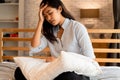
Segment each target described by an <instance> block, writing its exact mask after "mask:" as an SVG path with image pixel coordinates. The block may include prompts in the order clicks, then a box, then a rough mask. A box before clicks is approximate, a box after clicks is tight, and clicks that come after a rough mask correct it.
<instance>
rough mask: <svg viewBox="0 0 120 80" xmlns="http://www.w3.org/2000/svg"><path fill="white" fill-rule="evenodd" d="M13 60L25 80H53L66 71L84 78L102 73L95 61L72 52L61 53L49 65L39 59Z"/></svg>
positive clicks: (18, 58) (17, 58) (20, 58)
mask: <svg viewBox="0 0 120 80" xmlns="http://www.w3.org/2000/svg"><path fill="white" fill-rule="evenodd" d="M23 58H24V59H23ZM14 60H15V62H16V63H17V64H18V66H19V67H20V68H21V70H22V72H23V74H24V75H25V77H26V78H27V80H53V79H54V78H55V77H57V76H58V75H59V74H61V73H63V72H67V71H74V72H75V73H77V74H83V75H86V76H96V75H97V74H100V73H101V72H102V71H101V69H100V67H99V64H98V63H97V62H96V61H95V60H93V59H91V58H89V57H85V56H83V55H80V54H76V53H72V52H64V51H62V52H61V55H60V56H59V57H58V58H57V59H56V60H54V61H53V62H49V63H46V62H44V61H43V60H41V59H40V60H39V59H34V58H29V59H28V58H25V57H16V58H14Z"/></svg>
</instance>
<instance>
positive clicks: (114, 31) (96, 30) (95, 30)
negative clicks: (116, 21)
mask: <svg viewBox="0 0 120 80" xmlns="http://www.w3.org/2000/svg"><path fill="white" fill-rule="evenodd" d="M88 33H120V29H88Z"/></svg>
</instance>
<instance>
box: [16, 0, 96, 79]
mask: <svg viewBox="0 0 120 80" xmlns="http://www.w3.org/2000/svg"><path fill="white" fill-rule="evenodd" d="M42 34H43V35H42ZM31 46H32V48H31V51H30V54H31V55H33V53H36V52H39V51H42V50H43V49H44V48H45V47H47V46H48V47H49V48H50V51H51V56H52V57H55V58H57V57H58V56H59V55H60V51H66V52H67V51H68V52H74V53H76V54H82V55H84V56H88V57H91V58H95V55H94V52H93V48H92V44H91V41H90V38H89V36H88V33H87V30H86V28H85V27H84V25H82V24H81V23H80V22H77V21H75V19H74V18H73V16H71V14H70V13H69V12H68V11H67V9H66V8H65V6H64V5H63V3H62V1H61V0H43V1H42V2H41V4H40V10H39V21H38V25H37V28H36V31H35V33H34V36H33V39H32V42H31ZM17 71H20V69H19V70H17ZM17 71H16V73H17ZM17 77H18V76H17ZM17 77H16V78H17ZM23 77H24V76H23ZM54 80H89V77H87V76H84V75H77V74H76V73H74V72H64V73H62V74H60V75H59V76H57V77H56V78H55V79H54Z"/></svg>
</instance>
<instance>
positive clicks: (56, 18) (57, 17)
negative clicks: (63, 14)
mask: <svg viewBox="0 0 120 80" xmlns="http://www.w3.org/2000/svg"><path fill="white" fill-rule="evenodd" d="M54 19H55V20H56V22H60V15H59V14H57V15H55V16H54Z"/></svg>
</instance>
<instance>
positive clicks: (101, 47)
mask: <svg viewBox="0 0 120 80" xmlns="http://www.w3.org/2000/svg"><path fill="white" fill-rule="evenodd" d="M34 31H35V30H34V29H16V28H10V29H5V28H3V29H0V62H2V61H3V60H5V59H13V57H14V56H3V51H4V50H11V51H12V50H18V51H29V48H28V47H24V46H22V47H19V46H17V47H16V46H7V47H6V46H4V45H3V42H5V41H25V42H26V41H29V42H30V41H31V38H28V37H21V36H18V37H3V34H4V33H6V32H13V33H16V32H18V33H20V32H26V33H28V32H34ZM88 33H89V34H91V35H92V34H98V33H99V34H111V33H120V29H88ZM91 41H92V44H93V47H94V52H95V55H96V56H97V58H96V60H97V61H98V62H102V63H106V62H112V63H120V59H117V58H106V55H107V54H109V53H114V54H116V53H120V49H113V48H109V47H108V46H109V44H110V43H120V39H111V38H109V39H108V38H101V39H100V38H94V39H93V38H91ZM102 55H104V56H102Z"/></svg>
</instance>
